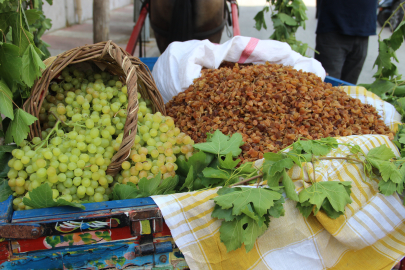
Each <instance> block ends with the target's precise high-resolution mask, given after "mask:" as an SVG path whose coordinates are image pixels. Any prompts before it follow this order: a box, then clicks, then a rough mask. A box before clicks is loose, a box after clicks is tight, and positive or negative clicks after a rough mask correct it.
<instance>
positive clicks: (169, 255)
mask: <svg viewBox="0 0 405 270" xmlns="http://www.w3.org/2000/svg"><path fill="white" fill-rule="evenodd" d="M141 60H142V61H143V62H144V63H145V64H147V65H148V67H149V68H150V69H151V70H152V69H153V66H154V64H155V62H156V60H157V58H156V57H155V58H143V59H141ZM325 81H326V82H330V83H332V85H335V86H337V85H350V84H348V83H347V82H344V81H340V80H337V79H335V78H332V77H329V76H327V77H326V79H325ZM0 269H162V270H163V269H188V266H187V264H186V262H185V260H184V257H183V255H182V254H181V252H180V251H179V250H178V249H177V248H176V245H175V243H174V242H173V239H172V237H171V235H170V231H169V229H168V228H167V226H166V225H165V224H164V220H163V218H162V216H161V213H160V211H159V209H158V208H157V206H156V204H155V203H154V202H153V200H152V199H151V198H142V199H129V200H121V201H111V202H101V203H89V204H86V210H81V209H76V208H71V207H55V208H47V209H34V210H25V211H16V212H13V208H12V198H11V197H10V198H9V199H8V200H6V201H4V202H2V203H0Z"/></svg>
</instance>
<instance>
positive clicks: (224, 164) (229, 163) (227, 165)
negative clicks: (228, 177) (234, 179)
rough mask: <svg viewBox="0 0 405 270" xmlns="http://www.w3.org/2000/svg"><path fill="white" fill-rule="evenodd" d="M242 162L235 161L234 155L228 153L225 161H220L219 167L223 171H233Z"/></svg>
mask: <svg viewBox="0 0 405 270" xmlns="http://www.w3.org/2000/svg"><path fill="white" fill-rule="evenodd" d="M239 162H240V159H237V160H233V158H232V153H228V154H226V156H225V160H222V158H220V159H219V166H220V167H221V168H223V169H228V170H232V169H234V168H235V167H236V166H237V165H238V164H239Z"/></svg>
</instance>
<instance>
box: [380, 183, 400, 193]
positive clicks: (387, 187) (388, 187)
mask: <svg viewBox="0 0 405 270" xmlns="http://www.w3.org/2000/svg"><path fill="white" fill-rule="evenodd" d="M378 190H379V191H380V192H381V193H382V194H383V195H385V196H390V195H392V194H394V193H395V191H396V190H397V185H396V184H395V183H394V182H392V181H387V182H386V181H379V182H378Z"/></svg>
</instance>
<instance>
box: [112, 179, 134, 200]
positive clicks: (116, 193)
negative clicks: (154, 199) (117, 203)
mask: <svg viewBox="0 0 405 270" xmlns="http://www.w3.org/2000/svg"><path fill="white" fill-rule="evenodd" d="M131 184H132V183H131ZM131 184H128V183H127V184H115V185H114V189H113V192H112V193H113V199H114V200H126V199H135V198H138V196H139V194H140V191H139V189H137V188H136V185H131Z"/></svg>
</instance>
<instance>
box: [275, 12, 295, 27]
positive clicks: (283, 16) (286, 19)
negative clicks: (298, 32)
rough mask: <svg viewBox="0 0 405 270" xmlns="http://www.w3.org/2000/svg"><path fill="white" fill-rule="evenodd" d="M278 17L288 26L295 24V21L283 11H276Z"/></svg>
mask: <svg viewBox="0 0 405 270" xmlns="http://www.w3.org/2000/svg"><path fill="white" fill-rule="evenodd" d="M278 17H279V18H280V20H281V21H282V22H283V23H285V24H287V25H290V26H296V25H297V22H296V21H295V20H294V19H293V18H292V17H291V16H289V15H287V14H285V13H282V12H280V13H278Z"/></svg>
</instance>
